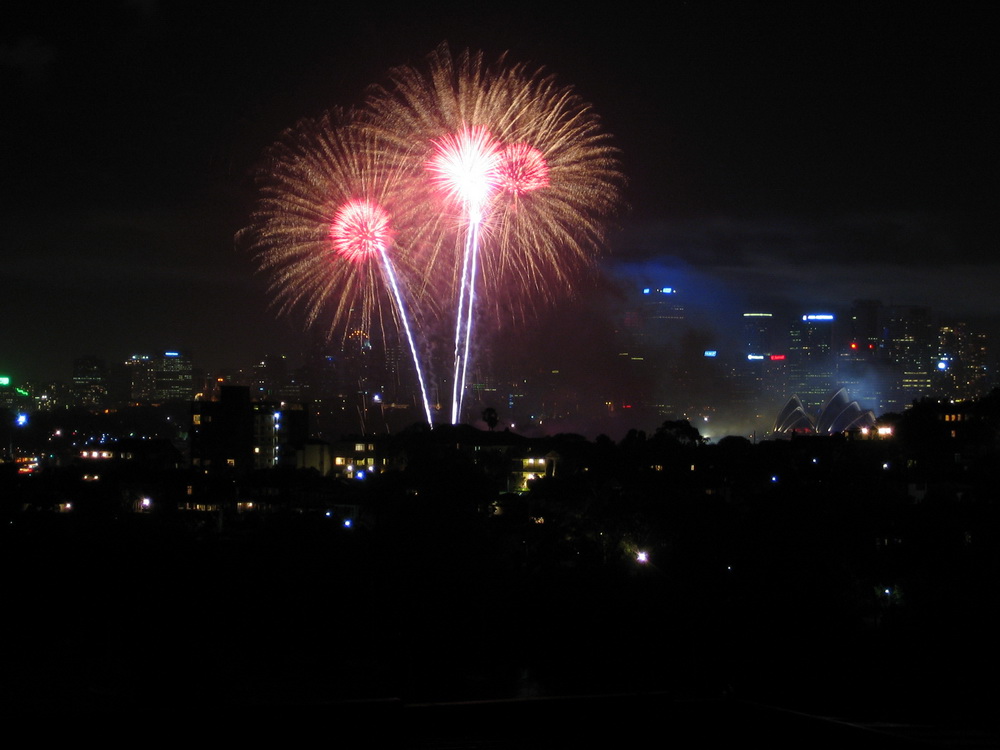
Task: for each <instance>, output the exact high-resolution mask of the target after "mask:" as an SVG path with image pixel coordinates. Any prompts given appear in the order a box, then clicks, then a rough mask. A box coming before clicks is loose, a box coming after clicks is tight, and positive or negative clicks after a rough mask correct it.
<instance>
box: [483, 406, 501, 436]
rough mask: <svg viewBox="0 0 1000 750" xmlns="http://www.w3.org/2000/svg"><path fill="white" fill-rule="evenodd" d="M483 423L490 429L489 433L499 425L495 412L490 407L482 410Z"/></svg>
mask: <svg viewBox="0 0 1000 750" xmlns="http://www.w3.org/2000/svg"><path fill="white" fill-rule="evenodd" d="M483 421H484V422H486V426H487V427H489V428H490V432H493V429H494V428H495V427H496V426H497V425H498V424H499V423H500V417H499V416H498V415H497V410H496V409H494V408H493V407H492V406H487V407H486V408H485V409H483Z"/></svg>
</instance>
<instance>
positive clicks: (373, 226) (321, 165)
mask: <svg viewBox="0 0 1000 750" xmlns="http://www.w3.org/2000/svg"><path fill="white" fill-rule="evenodd" d="M353 119H354V118H353V117H352V116H350V115H345V114H343V113H340V112H334V113H332V114H327V115H324V116H323V117H321V118H319V119H315V120H314V119H306V120H302V121H300V122H299V123H298V124H297V125H296V126H295V127H294V128H291V129H289V130H287V131H285V132H284V133H283V134H282V136H281V138H280V139H279V140H278V141H277V143H275V144H274V145H273V146H272V147H271V149H270V150H269V151H268V153H267V155H266V159H265V163H264V165H263V166H262V167H261V168H260V170H259V172H258V175H257V177H258V182H259V184H260V195H261V197H260V200H259V203H258V206H257V208H256V210H255V211H254V212H253V214H252V215H251V221H250V225H249V226H248V227H247V228H246V229H244V230H243V231H242V232H241V233H240V235H239V236H238V239H239V240H240V241H241V242H243V243H245V244H246V245H247V246H248V248H249V250H250V252H251V253H252V254H253V256H254V258H255V260H256V261H257V264H258V266H259V268H260V269H261V270H262V271H265V272H267V273H268V274H269V275H270V292H271V293H272V294H273V295H274V299H275V303H276V304H277V305H278V307H279V310H280V312H282V313H288V312H290V311H291V310H293V309H301V310H303V311H304V313H305V315H306V321H307V323H308V324H309V325H317V324H319V323H320V322H322V323H324V324H326V325H328V328H327V335H328V338H333V337H334V336H335V335H336V333H337V332H340V333H341V334H342V335H344V336H346V326H347V323H348V322H349V320H350V319H351V318H352V317H353V316H357V315H360V325H361V329H362V330H363V331H370V330H371V327H372V325H373V323H374V322H376V321H377V322H378V325H379V326H380V328H381V329H382V332H383V337H384V334H385V320H384V308H386V307H388V310H389V312H390V314H391V316H392V318H393V319H394V322H395V323H396V324H397V326H396V328H397V330H398V329H399V328H402V330H403V331H404V333H405V336H406V340H407V343H408V345H409V348H410V354H411V355H412V357H413V364H414V367H415V368H416V371H417V378H418V380H419V384H420V392H421V397H422V401H423V408H424V413H425V416H426V418H427V421H428V423H430V424H433V422H432V419H431V409H430V401H429V399H428V396H427V388H426V385H425V382H424V376H423V371H422V369H421V367H420V358H419V356H418V354H417V347H416V344H415V342H414V338H413V333H412V328H411V325H410V319H409V315H408V313H407V308H406V306H405V305H404V303H403V296H402V293H401V291H400V284H399V281H398V279H397V274H396V272H395V270H394V267H393V263H392V262H391V261H390V258H389V250H390V248H392V249H394V250H397V251H398V250H405V247H406V243H407V242H411V241H412V242H418V241H419V237H420V230H419V226H420V225H419V222H417V221H416V220H415V217H414V209H413V207H412V206H411V205H410V204H409V203H407V201H406V200H403V199H402V196H403V195H404V191H403V189H402V187H403V183H404V177H403V174H404V173H403V172H402V171H401V169H400V168H397V165H395V164H394V163H393V162H391V161H387V160H386V158H385V156H386V155H385V149H382V148H379V147H378V145H377V143H376V142H375V141H373V140H372V138H373V135H372V133H371V132H370V131H368V130H366V129H361V128H358V127H356V126H355V124H354V121H353ZM397 255H398V257H399V258H400V259H401V260H403V261H404V262H405V259H406V253H405V252H400V253H397Z"/></svg>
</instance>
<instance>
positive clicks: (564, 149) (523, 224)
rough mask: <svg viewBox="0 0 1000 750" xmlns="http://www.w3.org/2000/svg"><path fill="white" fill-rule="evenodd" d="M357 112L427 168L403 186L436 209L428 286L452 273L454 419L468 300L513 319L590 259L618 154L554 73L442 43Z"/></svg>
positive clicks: (615, 189)
mask: <svg viewBox="0 0 1000 750" xmlns="http://www.w3.org/2000/svg"><path fill="white" fill-rule="evenodd" d="M368 108H369V111H370V114H371V122H370V127H372V128H373V129H374V130H375V131H377V132H378V133H379V135H380V137H381V139H382V141H383V142H384V143H385V144H386V145H387V148H388V149H389V150H390V152H391V153H393V154H394V158H396V159H398V160H400V161H401V162H406V163H409V164H412V165H416V166H417V167H419V166H422V167H423V168H424V169H425V171H426V172H428V173H429V174H430V177H431V179H429V180H425V182H426V183H427V185H428V186H429V187H425V188H421V187H419V186H413V187H411V188H410V192H411V193H415V192H416V191H419V190H421V189H424V190H427V191H428V192H427V194H426V195H425V196H424V198H423V202H424V203H425V204H426V205H438V206H439V208H438V210H437V211H436V212H435V217H434V218H429V219H428V220H427V224H425V227H426V228H427V231H428V236H429V237H432V238H433V239H430V240H429V241H427V242H426V243H425V244H424V245H423V246H422V247H421V249H420V260H419V262H420V264H421V267H422V268H424V272H425V290H426V289H428V288H430V289H433V285H434V284H435V283H436V282H437V281H438V280H440V279H450V284H449V285H450V286H451V288H452V290H453V291H452V292H451V294H454V295H456V296H457V297H458V305H457V314H456V318H455V329H456V336H455V342H456V343H455V377H454V384H453V388H454V393H453V399H452V421H453V422H455V421H458V417H459V414H460V411H461V402H462V397H463V394H464V390H465V382H466V378H467V374H468V363H469V358H470V349H469V347H470V342H471V340H472V335H471V333H472V321H473V310H474V308H475V306H476V302H477V299H481V298H482V297H484V296H485V297H486V299H487V301H488V304H489V305H490V307H491V311H492V313H493V314H494V315H495V316H496V320H497V322H500V321H501V320H502V319H503V318H505V317H509V318H510V319H512V320H515V321H516V320H519V319H524V318H525V317H526V316H527V315H528V314H529V313H530V312H532V311H534V310H535V309H537V308H538V307H539V306H541V305H543V304H546V303H549V302H551V301H552V300H553V299H555V298H556V297H557V293H558V292H567V291H570V290H571V289H572V284H573V281H574V279H576V278H578V277H579V275H580V274H581V273H586V272H589V271H591V270H592V269H593V267H594V261H595V258H596V256H597V254H598V253H599V252H600V250H601V249H602V247H603V242H604V223H605V221H606V219H607V218H608V217H609V216H610V215H611V214H612V213H613V212H614V210H615V209H616V207H617V204H618V201H619V195H620V189H621V184H622V178H621V173H620V171H619V165H618V160H617V157H616V151H615V149H614V148H613V147H612V146H611V145H610V143H609V136H608V135H606V134H604V133H602V131H601V129H600V121H599V119H598V118H597V116H596V115H595V114H594V113H593V111H592V110H591V108H590V106H589V105H588V104H587V103H586V102H584V101H583V100H582V99H581V98H580V97H579V96H577V95H576V94H575V93H574V92H573V90H572V89H571V88H569V87H567V86H563V85H560V84H558V83H557V82H556V80H555V79H554V77H552V76H550V75H547V74H545V73H544V72H543V71H541V70H532V69H529V68H528V67H526V66H525V65H521V64H509V63H508V62H507V61H506V60H505V59H504V58H501V59H500V60H498V61H497V62H496V63H495V64H493V65H486V64H485V63H484V62H483V56H482V54H481V53H472V52H469V51H465V52H462V53H460V54H459V55H457V56H452V55H451V53H450V51H449V50H448V48H447V46H442V47H440V48H438V49H437V50H436V51H435V52H434V53H432V54H431V55H430V56H429V57H428V59H427V64H426V66H424V67H421V68H416V67H403V68H397V69H395V70H393V71H391V72H390V76H389V81H388V83H387V84H386V85H383V86H380V87H376V88H374V89H373V90H372V92H371V94H370V95H369V99H368ZM416 172H417V169H416V167H412V168H411V169H410V171H409V174H410V175H415V174H416ZM435 189H436V191H437V195H435V194H434V192H433V191H434V190H435ZM459 247H461V248H462V249H461V256H462V257H461V262H458V260H457V258H456V255H457V254H458V252H459V251H458V248H459ZM449 250H450V251H451V252H449ZM480 278H481V281H482V286H483V290H482V293H480V294H479V295H477V292H476V285H477V283H478V281H479V280H480ZM432 294H433V296H435V297H436V298H439V299H440V298H444V296H445V294H444V292H443V291H442V290H434V291H433V292H432Z"/></svg>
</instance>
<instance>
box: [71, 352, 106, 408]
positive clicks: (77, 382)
mask: <svg viewBox="0 0 1000 750" xmlns="http://www.w3.org/2000/svg"><path fill="white" fill-rule="evenodd" d="M107 397H108V368H107V367H106V366H105V364H104V360H102V359H98V358H97V357H93V356H86V357H77V358H76V359H75V360H73V400H74V402H75V403H77V404H79V405H82V406H99V405H101V404H103V403H104V402H105V400H106V399H107Z"/></svg>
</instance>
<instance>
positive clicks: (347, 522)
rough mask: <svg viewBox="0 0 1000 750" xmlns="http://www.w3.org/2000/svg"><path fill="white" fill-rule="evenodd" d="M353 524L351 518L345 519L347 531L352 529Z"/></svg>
mask: <svg viewBox="0 0 1000 750" xmlns="http://www.w3.org/2000/svg"><path fill="white" fill-rule="evenodd" d="M351 523H352V522H351V519H350V518H345V519H344V528H345V529H349V528H351Z"/></svg>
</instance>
